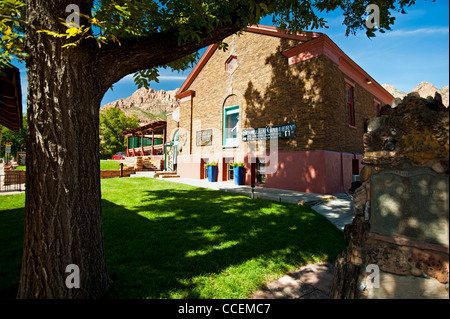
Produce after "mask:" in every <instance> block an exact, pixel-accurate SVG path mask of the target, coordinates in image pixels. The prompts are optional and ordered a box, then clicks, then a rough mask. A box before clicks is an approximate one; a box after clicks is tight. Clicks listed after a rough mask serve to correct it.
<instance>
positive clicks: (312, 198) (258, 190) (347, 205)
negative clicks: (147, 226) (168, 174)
mask: <svg viewBox="0 0 450 319" xmlns="http://www.w3.org/2000/svg"><path fill="white" fill-rule="evenodd" d="M164 180H168V181H170V182H175V183H182V184H188V185H192V186H197V187H203V188H209V189H215V190H219V191H224V192H233V193H238V194H242V195H246V196H250V197H251V196H252V188H251V187H250V186H249V185H235V184H233V183H231V182H214V183H211V182H208V180H206V179H203V180H199V179H191V178H182V177H179V178H170V179H164ZM254 198H261V199H270V200H274V201H277V202H283V203H291V204H300V203H302V202H305V203H307V204H309V205H311V206H312V208H313V209H314V210H315V211H316V212H318V213H319V214H321V215H323V216H325V217H326V218H327V219H328V220H329V221H330V222H331V223H333V224H334V225H335V226H336V227H337V228H338V229H340V230H342V231H343V230H344V226H345V225H346V224H351V223H352V220H353V200H352V199H351V197H350V196H349V195H347V194H345V193H339V194H333V195H321V194H314V193H304V192H297V191H291V190H284V189H275V188H265V187H255V189H254Z"/></svg>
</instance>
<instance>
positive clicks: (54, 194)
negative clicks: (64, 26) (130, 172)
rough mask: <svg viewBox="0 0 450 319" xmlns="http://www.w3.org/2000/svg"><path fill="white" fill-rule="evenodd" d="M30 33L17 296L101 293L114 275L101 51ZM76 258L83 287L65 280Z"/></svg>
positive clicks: (97, 294)
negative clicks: (105, 227) (106, 241)
mask: <svg viewBox="0 0 450 319" xmlns="http://www.w3.org/2000/svg"><path fill="white" fill-rule="evenodd" d="M29 5H30V4H29ZM37 8H39V7H37ZM37 8H36V7H35V8H33V10H39V9H37ZM63 8H64V7H63ZM46 9H48V8H45V7H44V8H42V10H46ZM63 10H64V9H63ZM62 12H64V11H62ZM27 36H28V39H27V41H28V52H29V54H30V58H29V59H28V60H27V76H28V113H27V117H28V129H27V156H26V165H27V171H26V177H27V184H26V202H25V235H24V247H23V259H22V270H21V275H20V284H19V291H18V295H17V297H18V298H99V297H102V296H104V294H105V292H106V291H107V288H108V283H109V279H108V275H107V271H106V264H105V258H104V247H103V231H102V216H101V193H100V159H99V123H98V122H99V106H100V102H101V98H102V96H103V93H104V91H105V89H104V87H100V84H99V82H101V81H98V78H97V77H96V74H95V73H94V72H95V70H96V68H95V66H96V59H95V55H94V56H90V55H89V54H88V52H87V51H86V50H77V48H75V49H71V50H70V51H69V50H67V49H62V48H61V43H58V42H57V40H55V39H54V38H51V37H49V36H47V35H45V34H42V33H30V34H28V35H27ZM71 264H75V265H77V266H78V269H79V283H80V284H79V288H76V287H72V286H71V285H70V284H69V285H67V284H66V281H68V282H69V283H70V282H75V281H74V280H73V281H72V279H73V276H76V275H77V273H76V272H74V271H72V270H69V269H68V270H67V271H68V272H66V268H67V266H68V265H71ZM69 276H71V277H70V278H69V279H68V277H69Z"/></svg>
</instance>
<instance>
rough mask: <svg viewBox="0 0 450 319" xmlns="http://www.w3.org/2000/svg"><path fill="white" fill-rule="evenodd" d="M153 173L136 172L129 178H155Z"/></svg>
mask: <svg viewBox="0 0 450 319" xmlns="http://www.w3.org/2000/svg"><path fill="white" fill-rule="evenodd" d="M155 174H156V172H155V171H136V173H134V174H131V175H130V177H151V178H155Z"/></svg>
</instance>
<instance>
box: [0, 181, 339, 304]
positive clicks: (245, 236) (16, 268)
mask: <svg viewBox="0 0 450 319" xmlns="http://www.w3.org/2000/svg"><path fill="white" fill-rule="evenodd" d="M111 183H112V182H111ZM122 183H123V182H122ZM171 184H174V183H170V184H169V183H168V184H161V185H162V186H158V187H161V188H160V189H151V188H152V186H151V185H148V184H145V186H146V187H145V188H144V187H143V184H136V185H134V186H132V187H128V188H126V189H125V190H120V187H119V186H123V185H116V184H112V186H113V187H112V188H111V189H113V191H111V190H109V191H108V190H107V191H104V192H103V191H102V192H103V193H104V198H103V199H102V207H103V227H104V239H105V241H104V242H105V255H106V262H107V266H108V272H109V275H110V277H111V279H112V280H113V282H114V283H113V285H112V287H111V291H110V294H109V296H108V297H109V298H112V299H114V298H135V299H141V298H214V297H215V298H246V297H247V296H248V295H249V294H250V293H252V292H254V291H255V290H257V289H259V288H261V286H262V285H263V284H264V283H266V282H267V281H268V280H272V279H275V277H277V276H280V275H284V273H285V272H287V271H292V270H294V269H296V268H298V267H300V266H302V265H305V264H307V263H311V262H318V261H323V260H329V261H332V260H333V259H334V258H335V257H336V256H337V255H338V254H339V253H340V252H341V251H342V250H343V249H344V248H345V247H346V242H345V240H344V239H343V236H342V232H340V231H339V230H338V229H337V228H336V227H334V226H333V225H332V224H331V223H330V222H329V221H327V220H326V219H325V218H324V217H323V216H321V215H319V214H317V213H315V212H314V211H313V210H311V209H308V208H304V207H300V206H297V205H292V204H284V203H276V202H273V201H270V200H262V199H255V200H251V199H250V198H248V197H246V196H242V195H237V194H230V193H223V192H218V191H212V190H207V189H202V188H189V189H182V188H181V189H180V187H179V186H170V185H171ZM114 187H115V188H114ZM145 189H151V190H145ZM130 194H131V195H130ZM133 197H134V199H133ZM23 220H24V208H23V207H20V208H14V209H9V210H0V230H1V232H0V298H8V299H10V298H15V297H16V293H17V287H18V281H19V275H20V267H21V258H22V245H23Z"/></svg>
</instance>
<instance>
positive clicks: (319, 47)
mask: <svg viewBox="0 0 450 319" xmlns="http://www.w3.org/2000/svg"><path fill="white" fill-rule="evenodd" d="M224 42H225V43H227V44H228V50H226V51H225V52H224V51H223V50H221V49H220V48H219V47H218V46H217V45H211V46H209V47H208V48H207V50H206V51H205V53H204V54H203V56H202V57H201V59H200V60H199V62H198V63H197V65H196V66H195V67H194V69H193V71H192V72H191V74H190V75H189V76H188V78H187V79H186V81H185V82H184V84H183V85H182V87H181V88H180V90H179V91H178V94H177V98H179V99H180V108H179V110H177V112H176V116H173V117H171V116H169V117H168V123H167V132H168V134H169V135H168V140H170V139H176V141H174V142H175V144H177V145H178V155H177V159H176V163H177V172H178V175H180V176H181V177H189V178H197V179H202V178H205V177H206V170H205V169H204V164H205V163H208V162H217V163H218V178H217V180H218V181H228V180H230V179H232V178H233V177H232V174H231V168H230V165H229V163H230V162H243V163H245V167H246V169H245V184H256V186H264V187H271V188H280V189H290V190H298V191H305V192H313V193H321V194H330V193H336V192H342V191H346V190H348V189H349V187H350V185H351V182H352V178H353V176H352V175H354V174H358V172H359V169H360V166H359V165H360V160H361V154H362V152H363V144H362V137H363V134H364V125H365V124H364V123H365V120H366V119H368V118H371V117H373V116H375V115H376V113H377V108H379V107H380V106H382V105H385V104H389V103H391V101H392V99H393V97H392V96H391V95H390V94H389V93H388V92H387V91H386V90H385V89H384V88H382V87H381V86H380V85H379V84H378V83H377V82H376V81H375V80H374V79H373V78H371V77H370V76H369V75H368V74H367V73H366V72H365V71H364V70H363V69H362V68H361V67H359V66H358V65H357V64H356V63H355V62H354V61H352V60H351V59H350V58H349V57H348V56H347V55H346V54H345V53H344V52H343V51H342V50H341V49H340V48H339V47H338V46H337V45H336V44H335V43H334V42H333V41H332V40H331V39H330V38H329V37H327V36H326V35H325V34H321V33H312V32H310V33H307V34H304V35H288V34H285V33H283V32H280V31H279V30H278V29H277V28H275V27H269V26H262V25H257V26H252V27H249V28H247V29H245V30H244V31H242V32H241V34H240V35H232V36H230V37H229V38H227V39H225V41H224ZM178 112H179V113H178Z"/></svg>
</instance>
